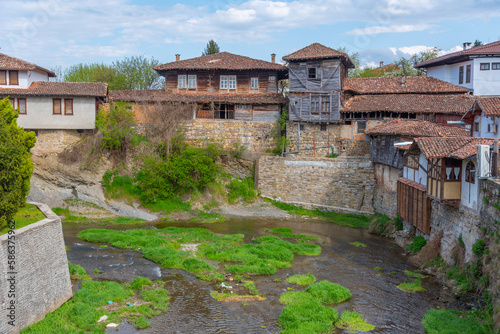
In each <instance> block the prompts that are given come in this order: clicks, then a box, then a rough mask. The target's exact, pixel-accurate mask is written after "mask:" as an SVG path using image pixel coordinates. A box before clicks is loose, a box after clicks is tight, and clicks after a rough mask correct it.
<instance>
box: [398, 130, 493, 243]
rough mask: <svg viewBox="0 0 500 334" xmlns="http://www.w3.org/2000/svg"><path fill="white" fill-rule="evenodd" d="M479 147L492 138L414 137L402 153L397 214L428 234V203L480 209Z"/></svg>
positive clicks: (429, 226) (490, 143) (486, 143)
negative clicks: (403, 157)
mask: <svg viewBox="0 0 500 334" xmlns="http://www.w3.org/2000/svg"><path fill="white" fill-rule="evenodd" d="M478 145H488V146H491V145H493V139H488V138H472V137H454V138H452V137H446V138H442V137H441V138H439V137H434V138H416V139H415V140H414V142H413V144H412V145H411V146H410V148H409V149H408V151H407V152H406V153H405V161H404V164H403V177H402V178H400V179H398V185H397V194H398V202H397V203H398V204H397V212H398V214H399V216H400V217H401V218H403V219H404V220H405V221H407V222H409V223H410V224H412V225H413V226H415V227H417V228H418V229H419V230H420V231H422V232H423V233H425V234H427V235H429V234H430V233H431V200H433V201H436V203H438V204H440V205H447V206H452V207H455V208H459V207H466V208H468V209H470V210H478V209H479V189H480V188H479V178H478V174H477V173H476V171H477V166H478V163H477V159H476V155H477V151H478Z"/></svg>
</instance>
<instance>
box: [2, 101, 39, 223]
mask: <svg viewBox="0 0 500 334" xmlns="http://www.w3.org/2000/svg"><path fill="white" fill-rule="evenodd" d="M18 116H19V114H18V113H17V111H16V110H15V109H14V108H12V106H11V104H10V101H9V99H7V98H6V99H3V100H0V230H1V229H2V228H4V227H5V226H6V224H7V222H8V221H10V220H11V219H12V217H13V216H14V215H15V213H16V212H17V211H18V210H19V208H20V207H21V206H22V205H24V203H25V201H26V196H27V195H28V192H29V189H30V178H31V173H33V163H32V162H31V153H30V149H31V148H32V147H33V146H35V141H36V137H35V134H34V133H33V132H26V131H24V129H23V128H21V127H19V126H18V125H17V117H18Z"/></svg>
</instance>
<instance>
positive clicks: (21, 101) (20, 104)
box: [17, 99, 26, 115]
mask: <svg viewBox="0 0 500 334" xmlns="http://www.w3.org/2000/svg"><path fill="white" fill-rule="evenodd" d="M17 107H18V108H19V114H20V115H26V99H17Z"/></svg>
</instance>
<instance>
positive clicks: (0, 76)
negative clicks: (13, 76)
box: [0, 71, 7, 85]
mask: <svg viewBox="0 0 500 334" xmlns="http://www.w3.org/2000/svg"><path fill="white" fill-rule="evenodd" d="M6 84H7V71H0V85H6Z"/></svg>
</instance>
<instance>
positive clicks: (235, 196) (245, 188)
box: [228, 177, 257, 203]
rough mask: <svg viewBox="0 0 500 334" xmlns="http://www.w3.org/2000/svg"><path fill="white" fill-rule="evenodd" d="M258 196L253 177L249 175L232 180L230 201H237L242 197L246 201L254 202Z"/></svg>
mask: <svg viewBox="0 0 500 334" xmlns="http://www.w3.org/2000/svg"><path fill="white" fill-rule="evenodd" d="M256 197H257V195H256V194H255V186H254V182H253V179H252V178H251V177H247V178H245V179H240V178H236V179H233V180H231V183H230V184H229V196H228V200H229V203H235V202H236V201H237V200H239V199H240V198H241V199H243V200H244V201H245V202H253V201H254V200H255V198H256Z"/></svg>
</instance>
